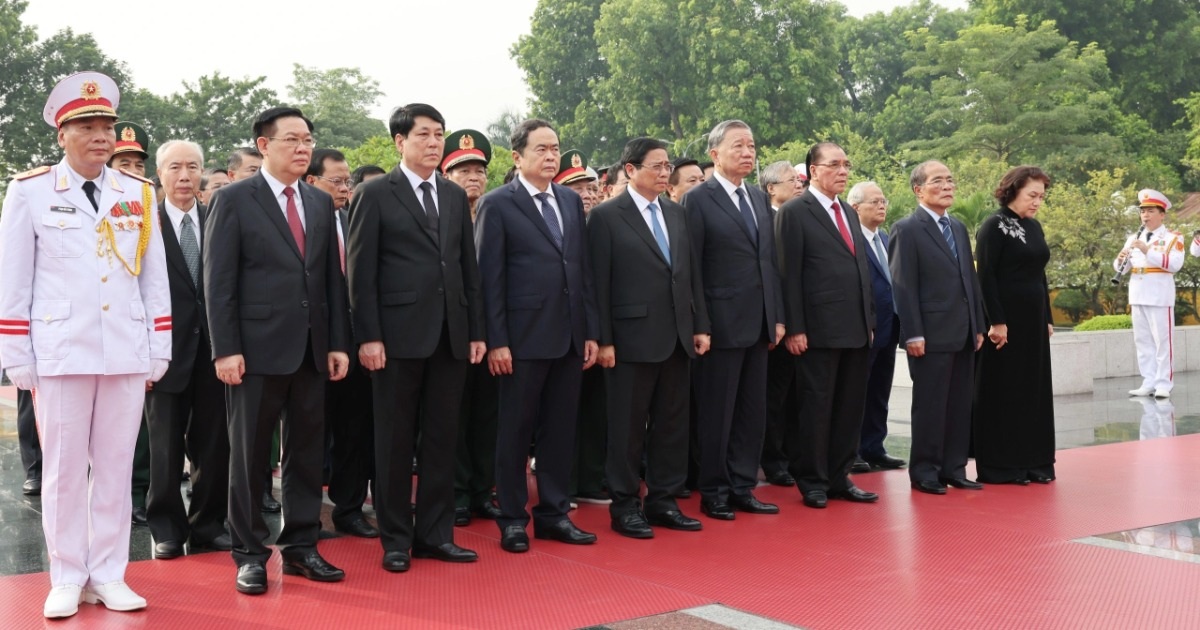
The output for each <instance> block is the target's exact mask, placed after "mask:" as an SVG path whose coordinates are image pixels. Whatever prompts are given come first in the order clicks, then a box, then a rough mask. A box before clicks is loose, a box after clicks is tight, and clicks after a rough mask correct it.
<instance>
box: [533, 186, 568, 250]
mask: <svg viewBox="0 0 1200 630" xmlns="http://www.w3.org/2000/svg"><path fill="white" fill-rule="evenodd" d="M537 198H538V201H540V202H541V203H542V218H543V219H545V220H546V226H547V227H549V228H550V237H551V238H553V239H554V244H555V245H557V246H558V248H559V249H560V250H561V249H562V246H563V234H562V226H560V225H559V224H558V216H556V215H555V214H554V208H552V207H551V206H550V201H549V200H550V193H538V194H537Z"/></svg>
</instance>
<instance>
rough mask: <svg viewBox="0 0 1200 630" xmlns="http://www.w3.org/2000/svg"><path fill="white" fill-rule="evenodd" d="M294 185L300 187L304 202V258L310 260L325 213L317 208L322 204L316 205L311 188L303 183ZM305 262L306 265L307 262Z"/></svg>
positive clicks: (319, 234)
mask: <svg viewBox="0 0 1200 630" xmlns="http://www.w3.org/2000/svg"><path fill="white" fill-rule="evenodd" d="M296 185H297V186H299V187H300V198H301V199H303V200H304V228H305V229H304V257H305V258H306V259H311V258H312V256H313V250H314V249H315V248H316V245H317V242H318V239H319V238H320V236H321V230H320V226H321V225H324V223H325V218H326V217H322V216H321V215H322V214H327V213H326V212H325V211H324V209H323V208H320V207H318V206H320V205H323V204H318V203H317V196H316V195H314V194H313V188H312V186H309V185H308V184H305V183H304V182H297V184H296ZM305 262H306V263H307V260H306V261H305Z"/></svg>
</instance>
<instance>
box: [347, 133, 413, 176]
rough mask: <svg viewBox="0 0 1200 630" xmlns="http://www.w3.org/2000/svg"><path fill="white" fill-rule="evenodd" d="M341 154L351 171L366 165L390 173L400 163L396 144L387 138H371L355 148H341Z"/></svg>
mask: <svg viewBox="0 0 1200 630" xmlns="http://www.w3.org/2000/svg"><path fill="white" fill-rule="evenodd" d="M342 153H345V154H346V163H347V164H349V165H350V170H351V171H353V170H354V169H356V168H358V167H360V166H366V165H368V164H374V165H375V166H378V167H380V168H382V169H383V170H385V171H390V170H392V169H393V168H396V165H397V164H399V163H400V154H399V153H398V152H397V151H396V143H395V142H394V141H393V140H392V139H391V138H389V137H387V136H371V137H370V138H368V139H367V141H366V142H363V143H362V144H359V145H358V146H356V147H342Z"/></svg>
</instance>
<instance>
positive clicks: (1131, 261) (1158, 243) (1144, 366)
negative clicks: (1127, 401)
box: [1113, 188, 1184, 398]
mask: <svg viewBox="0 0 1200 630" xmlns="http://www.w3.org/2000/svg"><path fill="white" fill-rule="evenodd" d="M1138 205H1139V206H1140V210H1141V215H1142V227H1143V229H1142V230H1140V231H1139V232H1138V233H1137V234H1135V235H1134V236H1133V238H1131V239H1130V240H1129V242H1128V243H1126V244H1125V249H1122V250H1121V253H1120V254H1118V255H1117V259H1116V260H1114V261H1113V268H1114V269H1116V270H1117V271H1118V272H1121V273H1125V272H1128V273H1129V274H1130V277H1129V305H1130V308H1131V309H1132V310H1133V341H1134V343H1135V344H1136V345H1137V360H1138V371H1139V372H1141V374H1142V386H1141V387H1139V388H1137V389H1132V390H1129V395H1130V396H1151V395H1153V396H1154V397H1155V398H1167V397H1169V396H1170V395H1171V388H1172V387H1173V386H1174V375H1175V374H1174V367H1173V363H1174V360H1173V356H1172V349H1171V343H1172V338H1173V337H1174V333H1175V272H1177V271H1179V268H1180V267H1182V266H1183V242H1184V238H1183V235H1181V234H1180V233H1179V232H1175V231H1173V230H1171V229H1169V228H1168V227H1167V226H1165V225H1163V221H1164V220H1165V219H1166V217H1167V210H1170V209H1171V202H1170V201H1169V200H1168V199H1167V196H1166V195H1164V194H1162V193H1160V192H1158V191H1157V190H1151V189H1149V188H1147V189H1145V190H1142V191H1140V192H1139V193H1138ZM1127 261H1128V262H1127Z"/></svg>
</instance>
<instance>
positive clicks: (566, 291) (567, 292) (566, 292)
mask: <svg viewBox="0 0 1200 630" xmlns="http://www.w3.org/2000/svg"><path fill="white" fill-rule="evenodd" d="M563 293H565V294H567V295H570V294H571V292H570V291H569V290H567V289H563Z"/></svg>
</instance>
